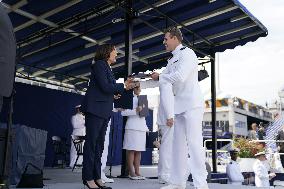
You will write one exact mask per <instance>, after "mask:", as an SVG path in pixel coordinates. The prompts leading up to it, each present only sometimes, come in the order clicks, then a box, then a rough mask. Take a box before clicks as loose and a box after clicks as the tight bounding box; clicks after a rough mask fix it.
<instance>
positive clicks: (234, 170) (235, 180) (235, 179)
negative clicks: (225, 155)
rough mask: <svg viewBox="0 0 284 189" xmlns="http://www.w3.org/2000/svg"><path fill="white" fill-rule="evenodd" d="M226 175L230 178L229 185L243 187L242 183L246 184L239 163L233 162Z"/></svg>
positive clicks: (228, 166)
mask: <svg viewBox="0 0 284 189" xmlns="http://www.w3.org/2000/svg"><path fill="white" fill-rule="evenodd" d="M226 173H227V175H228V178H229V184H233V185H242V182H244V176H243V175H242V172H241V168H240V165H239V164H238V162H236V161H231V162H230V163H229V164H228V165H227V167H226Z"/></svg>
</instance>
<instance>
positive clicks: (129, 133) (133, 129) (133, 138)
mask: <svg viewBox="0 0 284 189" xmlns="http://www.w3.org/2000/svg"><path fill="white" fill-rule="evenodd" d="M140 92H141V89H140V87H136V88H134V97H133V109H132V110H130V109H127V110H124V111H122V112H121V115H122V116H127V117H128V118H127V121H126V125H125V134H124V141H123V149H125V150H126V156H127V166H128V169H129V178H130V179H133V180H142V179H145V177H143V176H141V174H140V161H141V151H145V150H146V132H147V131H148V127H147V125H146V119H145V117H140V116H139V112H140V111H141V110H142V107H140V106H138V96H139V94H140Z"/></svg>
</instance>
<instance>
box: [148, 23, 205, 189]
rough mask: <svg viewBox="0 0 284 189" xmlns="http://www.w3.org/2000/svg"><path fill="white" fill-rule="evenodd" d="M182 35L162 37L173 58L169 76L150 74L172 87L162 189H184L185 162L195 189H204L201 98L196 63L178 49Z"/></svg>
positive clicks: (187, 52)
mask: <svg viewBox="0 0 284 189" xmlns="http://www.w3.org/2000/svg"><path fill="white" fill-rule="evenodd" d="M182 39H183V37H182V33H181V31H180V30H179V29H178V28H176V27H172V28H169V29H168V30H167V31H166V33H165V36H164V45H165V47H166V50H167V51H170V52H172V55H173V57H172V58H171V59H170V60H169V62H168V70H169V72H163V73H162V74H161V75H159V74H158V73H153V74H152V75H151V77H152V79H153V80H159V78H161V79H164V80H166V81H168V82H170V83H171V84H172V85H173V94H174V96H175V97H174V113H175V121H174V126H173V128H174V134H173V145H174V146H173V148H172V153H171V156H172V157H171V158H172V163H171V170H170V172H171V173H170V180H169V182H170V185H168V186H165V187H162V189H184V188H185V187H186V181H187V176H188V175H187V174H188V171H187V170H188V168H187V166H186V165H187V161H188V160H187V159H188V155H190V160H189V165H190V170H191V174H192V177H193V184H194V186H195V187H196V188H197V189H207V188H208V184H207V182H206V178H207V171H206V166H205V150H204V148H203V138H202V119H203V114H204V100H203V95H202V92H201V90H200V87H199V84H198V60H197V56H196V55H195V53H194V51H193V50H191V49H190V48H188V47H185V46H183V45H182V43H181V42H182Z"/></svg>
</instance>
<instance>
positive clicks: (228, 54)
mask: <svg viewBox="0 0 284 189" xmlns="http://www.w3.org/2000/svg"><path fill="white" fill-rule="evenodd" d="M240 2H241V3H242V4H243V5H244V6H245V7H246V8H247V9H248V10H249V11H250V12H251V13H252V14H253V15H254V16H255V17H256V18H257V19H258V20H259V21H260V22H261V23H262V24H263V25H265V26H266V28H267V29H268V36H267V37H265V38H259V39H258V40H257V41H255V42H249V43H247V44H246V45H244V46H239V47H236V48H235V49H233V50H226V51H225V52H223V53H218V55H217V56H218V57H219V81H220V83H219V88H220V90H221V91H222V92H223V93H226V94H230V95H233V96H237V97H240V98H242V99H245V100H248V101H250V102H253V103H256V104H259V105H265V102H268V103H272V102H275V100H279V96H278V91H279V90H280V89H281V88H283V86H284V74H283V72H284V61H283V60H282V59H281V58H282V57H283V58H284V47H283V46H284V24H283V23H284V14H283V12H284V1H283V0H240ZM217 61H218V60H217ZM208 66H209V65H208ZM217 70H218V69H217ZM208 71H210V68H209V67H208ZM209 73H210V72H209ZM217 81H218V79H217ZM201 86H202V90H203V92H204V93H206V92H209V91H210V79H206V80H205V81H204V82H201Z"/></svg>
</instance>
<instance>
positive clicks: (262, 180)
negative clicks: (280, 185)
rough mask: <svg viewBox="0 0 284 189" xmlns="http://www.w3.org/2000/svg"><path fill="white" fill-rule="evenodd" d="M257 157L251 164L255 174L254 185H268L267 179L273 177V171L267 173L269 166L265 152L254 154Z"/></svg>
mask: <svg viewBox="0 0 284 189" xmlns="http://www.w3.org/2000/svg"><path fill="white" fill-rule="evenodd" d="M255 158H256V159H257V160H256V162H255V163H254V165H253V171H254V174H255V186H256V187H270V184H269V180H270V179H272V178H273V177H275V176H276V175H275V173H268V171H269V169H270V166H269V163H268V161H267V159H266V156H265V152H259V153H257V154H255Z"/></svg>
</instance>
